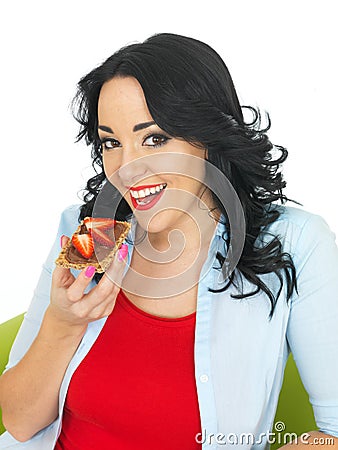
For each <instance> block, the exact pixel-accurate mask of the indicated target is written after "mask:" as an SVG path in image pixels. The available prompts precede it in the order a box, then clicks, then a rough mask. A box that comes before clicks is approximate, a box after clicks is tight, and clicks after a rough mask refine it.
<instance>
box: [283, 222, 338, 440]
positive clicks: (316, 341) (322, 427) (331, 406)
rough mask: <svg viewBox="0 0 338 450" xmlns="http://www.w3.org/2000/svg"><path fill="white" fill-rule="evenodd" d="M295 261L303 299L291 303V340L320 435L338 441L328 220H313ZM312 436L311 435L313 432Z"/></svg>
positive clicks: (335, 275) (337, 294) (337, 354)
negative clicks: (329, 435) (327, 435)
mask: <svg viewBox="0 0 338 450" xmlns="http://www.w3.org/2000/svg"><path fill="white" fill-rule="evenodd" d="M295 249H296V250H295V252H294V255H293V260H294V263H295V266H296V270H297V283H298V292H299V295H297V294H296V293H295V295H294V296H293V297H292V299H291V305H290V316H289V323H288V328H287V340H288V343H289V346H290V350H291V352H292V353H293V357H294V360H295V363H296V365H297V368H298V371H299V374H300V377H301V379H302V382H303V384H304V387H305V389H306V390H307V392H308V394H309V400H310V402H311V404H312V407H313V411H314V416H315V420H316V424H317V426H318V428H319V431H322V432H323V433H327V434H331V435H333V436H335V437H338V248H337V245H336V243H335V234H334V233H333V232H332V231H331V230H330V228H329V226H328V225H327V223H326V222H325V220H324V219H323V218H322V217H320V216H318V215H314V214H311V216H310V218H308V220H307V221H306V223H305V224H304V226H303V229H302V231H301V233H300V235H299V237H298V242H297V244H296V247H295ZM309 431H310V430H309Z"/></svg>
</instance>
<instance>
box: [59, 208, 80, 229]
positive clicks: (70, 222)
mask: <svg viewBox="0 0 338 450" xmlns="http://www.w3.org/2000/svg"><path fill="white" fill-rule="evenodd" d="M81 206H82V205H81V204H74V205H69V206H67V207H66V208H65V209H64V210H63V211H62V212H61V217H60V224H59V234H60V235H62V234H65V235H67V236H68V235H69V234H73V233H74V231H75V229H76V227H77V226H78V225H79V223H80V220H79V216H80V208H81Z"/></svg>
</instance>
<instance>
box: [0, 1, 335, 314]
mask: <svg viewBox="0 0 338 450" xmlns="http://www.w3.org/2000/svg"><path fill="white" fill-rule="evenodd" d="M208 4H209V5H210V6H209V7H207V6H206V5H208ZM3 5H5V6H2V7H1V8H2V9H1V11H0V16H1V26H0V41H1V47H2V48H1V71H0V77H1V221H0V233H1V244H2V249H1V263H0V264H1V275H2V286H1V300H0V301H1V306H0V322H3V321H5V320H7V319H9V318H10V317H12V316H14V315H16V314H19V313H21V312H23V311H25V310H26V309H27V307H28V305H29V302H30V300H31V297H32V294H33V290H34V287H35V285H36V282H37V280H38V277H39V274H40V270H41V265H42V263H43V261H44V260H45V258H46V256H47V254H48V252H49V249H50V246H51V245H52V243H53V241H54V236H55V233H56V230H57V225H58V221H59V215H60V213H61V211H62V210H63V209H64V208H65V207H66V206H67V205H69V204H73V203H80V200H79V197H78V196H77V194H78V192H79V191H80V189H81V188H83V187H84V185H85V182H86V180H87V179H88V178H89V176H90V174H91V173H92V172H91V169H90V165H91V161H90V150H89V149H88V148H86V147H85V145H84V144H74V140H75V135H76V133H77V130H78V127H77V123H76V122H75V120H74V119H73V118H72V117H71V114H70V110H69V104H70V101H71V99H72V97H73V95H74V93H75V87H76V83H77V81H78V80H79V79H80V78H81V77H82V76H83V75H85V74H86V73H87V72H88V71H90V70H91V69H92V68H94V67H95V66H96V65H98V64H100V63H101V62H103V60H105V59H106V58H107V57H108V56H110V55H111V54H112V53H113V52H114V51H116V50H117V49H119V48H120V47H121V46H124V45H126V44H129V43H132V42H137V41H142V40H144V39H146V38H147V37H149V36H150V35H152V34H154V33H157V32H172V33H178V34H183V35H187V36H190V37H194V38H197V39H200V40H202V41H205V42H207V43H208V44H210V45H211V46H212V47H214V49H215V50H216V51H218V53H219V54H220V55H221V56H222V58H223V59H224V61H225V63H226V64H227V66H228V68H229V70H230V72H231V74H232V77H233V79H234V83H235V86H236V88H237V91H238V94H239V97H240V100H241V103H242V104H252V105H254V106H259V107H260V108H261V109H262V111H264V110H266V111H268V112H269V113H270V115H271V119H272V129H271V131H270V134H269V135H270V138H271V140H272V142H273V143H275V144H281V145H283V146H285V147H287V148H288V150H289V158H288V161H287V163H286V164H285V165H284V170H283V173H284V176H285V178H286V180H287V182H288V186H287V189H286V191H285V193H286V195H288V196H289V197H290V198H293V199H296V200H298V201H299V202H301V203H302V204H303V205H304V208H305V209H307V210H309V211H312V212H315V213H317V214H320V215H322V216H323V217H324V218H325V219H326V221H327V222H328V224H329V225H330V227H331V229H332V230H333V231H334V232H336V233H337V232H338V213H337V203H336V194H337V188H336V181H337V175H336V170H337V167H336V154H337V143H336V132H337V131H336V130H337V127H336V121H337V115H336V105H337V104H338V95H337V85H336V83H337V80H338V69H337V64H336V60H337V42H338V33H337V27H336V13H335V7H336V2H335V1H334V0H332V1H328V0H323V1H321V2H318V1H313V2H311V1H305V0H304V1H299V0H298V1H291V0H289V1H279V2H278V1H260V0H257V1H236V2H234V1H213V2H209V3H207V2H197V1H195V2H183V1H180V2H175V1H174V2H169V1H168V2H159V1H158V2H154V1H147V0H144V1H142V2H136V1H135V2H131V1H129V2H123V1H119V2H118V1H113V0H110V1H100V0H97V1H92V0H91V1H88V0H82V1H68V2H62V1H61V2H55V3H51V2H42V1H34V0H32V1H29V2H25V1H23V0H21V1H16V2H3ZM199 5H203V6H199ZM290 205H291V206H292V205H293V204H292V203H290Z"/></svg>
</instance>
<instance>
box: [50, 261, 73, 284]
mask: <svg viewBox="0 0 338 450" xmlns="http://www.w3.org/2000/svg"><path fill="white" fill-rule="evenodd" d="M74 281H75V278H74V276H73V275H72V273H71V271H70V269H66V268H64V267H60V266H55V269H54V271H53V275H52V284H53V286H54V287H58V288H65V289H68V288H69V286H71V284H72V283H73V282H74Z"/></svg>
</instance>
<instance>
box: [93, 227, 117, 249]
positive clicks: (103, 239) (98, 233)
mask: <svg viewBox="0 0 338 450" xmlns="http://www.w3.org/2000/svg"><path fill="white" fill-rule="evenodd" d="M91 234H92V237H93V239H94V241H95V242H97V243H98V244H101V245H104V246H105V247H108V248H114V246H115V242H114V241H112V240H111V239H110V237H109V236H107V235H106V233H105V232H104V231H102V230H100V229H99V228H96V227H95V228H93V229H92V230H91Z"/></svg>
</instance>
